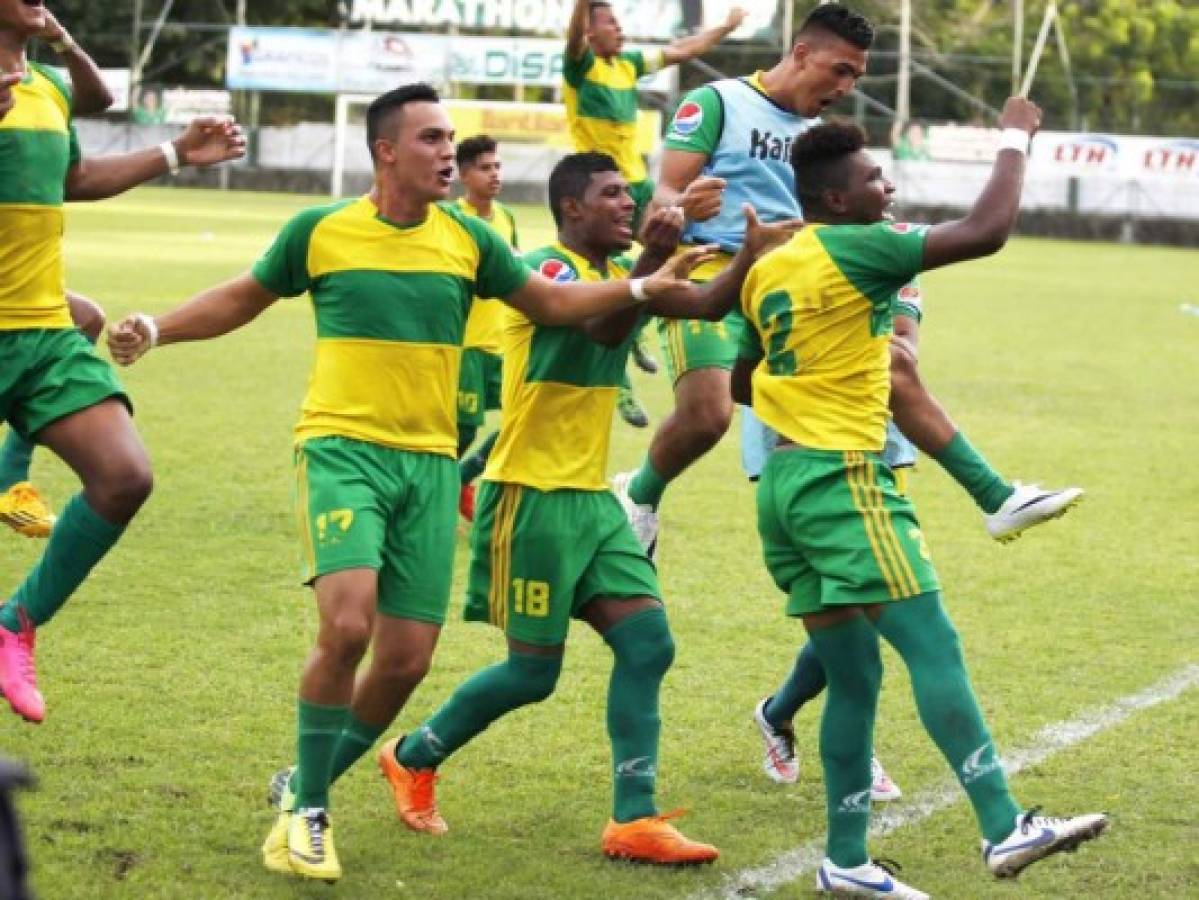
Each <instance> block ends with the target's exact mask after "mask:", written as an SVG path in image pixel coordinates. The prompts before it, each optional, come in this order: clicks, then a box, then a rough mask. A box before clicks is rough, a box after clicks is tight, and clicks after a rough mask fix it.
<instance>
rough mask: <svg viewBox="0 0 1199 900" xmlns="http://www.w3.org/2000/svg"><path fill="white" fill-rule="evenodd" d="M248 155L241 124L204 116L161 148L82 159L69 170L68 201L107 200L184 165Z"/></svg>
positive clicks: (214, 161)
mask: <svg viewBox="0 0 1199 900" xmlns="http://www.w3.org/2000/svg"><path fill="white" fill-rule="evenodd" d="M245 155H246V138H245V135H244V134H243V133H242V130H241V127H240V126H239V125H237V124H236V123H235V122H234V121H233V120H232V119H230V118H229V117H227V116H200V117H199V118H196V119H193V120H192V122H191V124H190V125H188V126H187V129H186V130H185V131H184V132H183V134H181V135H179V137H177V138H175V140H173V141H167V142H165V143H163V144H162V145H160V146H158V147H147V148H145V149H142V150H134V151H133V152H131V153H120V154H116V155H114V156H101V157H97V158H94V159H81V160H80V161H79V162H78V163H76V164H75V165H74V166H72V167H71V168H70V169H69V170H68V171H67V178H66V199H67V200H73V201H78V200H103V199H104V198H105V197H114V196H116V195H117V194H120V193H123V192H125V191H127V190H129V189H130V188H132V187H136V186H137V185H139V184H143V183H144V182H147V181H149V180H150V179H152V178H157V177H158V176H159V175H165V174H166V173H167V172H171V173H172V174H173V173H175V172H177V171H178V170H179V168H180V167H181V166H211V165H215V164H216V163H221V162H226V161H228V160H231V159H240V158H241V157H243V156H245Z"/></svg>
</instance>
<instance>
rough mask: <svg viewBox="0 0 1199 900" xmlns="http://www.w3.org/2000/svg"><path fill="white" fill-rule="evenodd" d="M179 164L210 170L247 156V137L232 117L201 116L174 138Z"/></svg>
mask: <svg viewBox="0 0 1199 900" xmlns="http://www.w3.org/2000/svg"><path fill="white" fill-rule="evenodd" d="M175 149H176V150H178V151H179V162H180V163H181V164H182V165H185V166H211V165H215V164H216V163H221V162H226V161H228V160H230V159H241V158H242V157H243V156H245V155H246V136H245V134H244V133H243V132H242V130H241V126H240V125H238V124H237V123H236V122H234V121H233V118H232V117H231V116H199V117H197V118H195V119H192V121H191V124H189V125H188V126H187V130H186V131H184V132H183V134H181V135H179V137H177V138H175Z"/></svg>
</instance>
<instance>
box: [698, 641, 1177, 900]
mask: <svg viewBox="0 0 1199 900" xmlns="http://www.w3.org/2000/svg"><path fill="white" fill-rule="evenodd" d="M1196 686H1199V664H1193V665H1189V666H1184V667H1183V668H1181V669H1179V670H1178V671H1177V672H1175V673H1174V674H1172V675H1169V676H1167V677H1166V678H1163V679H1162V680H1161V681H1159V682H1157V683H1156V684H1152V685H1150V686H1149V687H1147V688H1145V689H1144V690H1142V691H1138V692H1137V693H1135V694H1129V695H1128V696H1127V697H1121V698H1120V699H1119V700H1115V701H1113V702H1112V703H1109V704H1108V705H1107V706H1102V707H1100V708H1098V709H1093V710H1090V711H1089V712H1085V713H1083V714H1082V715H1080V716H1076V717H1075V718H1073V719H1067V720H1066V721H1064V722H1057V723H1054V724H1052V725H1046V726H1045V727H1044V728H1042V729H1041V730H1040V731H1038V732H1037V733H1036V734H1035V735H1034V736H1033V739H1032V741H1031V742H1030V743H1029V744H1028V746H1026V747H1022V748H1020V749H1017V750H1013V751H1011V752H1008V753H1005V754H1004V768H1005V769H1006V770H1007V773H1008V774H1009V775H1015V774H1016V773H1017V772H1020V771H1021V770H1023V769H1027V768H1028V767H1029V766H1035V765H1039V764H1040V763H1043V762H1044V761H1045V760H1047V759H1049V757H1051V756H1054V755H1055V754H1057V753H1059V752H1061V751H1062V750H1068V749H1069V748H1070V747H1073V746H1074V745H1075V744H1078V743H1081V742H1082V741H1085V740H1087V738H1090V737H1092V736H1094V735H1096V734H1098V733H1099V732H1101V731H1107V730H1108V729H1109V728H1114V727H1115V726H1116V725H1119V724H1120V723H1121V722H1123V721H1124V720H1125V719H1127V718H1128V717H1129V716H1131V715H1132V714H1133V713H1135V712H1139V711H1140V710H1142V709H1148V708H1149V707H1151V706H1157V705H1158V704H1159V703H1166V702H1168V701H1170V700H1174V699H1175V698H1177V697H1178V696H1179V695H1180V694H1182V693H1183V692H1185V691H1187V690H1190V689H1191V688H1193V687H1196ZM963 796H964V795H963V794H962V790H961V788H960V787H959V786H958V783H957V782H956V781H953V782H949V781H947V782H944V783H942V784H940V785H937V786H934V787H932V788H929V789H928V790H925V791H922V792H921V793H919V794H917V795H916V796H915V797H913V798H912V799H911V800H910V801H905V802H904V803H903V805H902V806H899V807H888V808H887V809H886V810H885V811H882V812H879V813H877V814H876V815H875V816H874V820H873V822H872V824H871V826H870V836H871V837H874V838H877V837H882V836H883V835H885V834H890V833H891V832H892V831H897V830H898V829H900V828H906V827H907V826H908V825H915V824H916V823H918V822H922V821H924V820H925V819H927V818H929V817H930V816H932V815H934V814H935V813H938V812H940V811H941V810H943V809H947V808H948V807H950V806H952V805H953V804H955V803H957V802H958V801H959V800H961V799H962V798H963ZM823 857H824V840H823V838H821V839H820V840H816V841H809V842H808V843H806V844H803V845H801V846H799V847H797V848H796V849H794V850H789V851H787V852H786V853H784V854H782V855H781V856H779V857H778V858H777V859H775V860H774V861H773V862H770V863H767V864H766V865H764V866H758V867H756V868H752V869H742V870H741V871H740V872H736V873H734V874H732V875H730V876H728V878H726V879H725V882H724V884H723V885H721V886H720V887H718V888H716V889H714V890H712V891H707V892H703V893H700V894H696V895H695V896H696V898H697V900H700V898H722V900H744V898H747V897H753V896H755V895H756V894H758V893H759V892H763V893H764V892H767V891H773V890H775V889H776V888H779V887H782V886H783V885H785V884H789V883H790V882H792V881H795V880H796V879H797V878H799V877H800V876H801V875H803V874H804V873H806V872H813V871H815V870H816V867H817V866H819V865H820V860H821V859H822V858H823Z"/></svg>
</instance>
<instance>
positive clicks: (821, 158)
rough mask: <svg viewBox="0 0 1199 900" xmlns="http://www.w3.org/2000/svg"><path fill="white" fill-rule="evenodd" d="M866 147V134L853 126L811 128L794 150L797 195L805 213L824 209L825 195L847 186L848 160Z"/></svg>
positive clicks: (798, 141)
mask: <svg viewBox="0 0 1199 900" xmlns="http://www.w3.org/2000/svg"><path fill="white" fill-rule="evenodd" d="M865 146H866V132H864V131H863V130H862V129H861V128H859V127H858V126H857V125H855V124H853V123H852V122H828V123H826V124H824V125H817V126H815V127H814V128H809V129H808V130H807V131H805V132H804V133H803V134H801V135H800V136H799V138H798V139H797V140H796V141H795V143H794V145H792V147H791V170H792V171H793V172H794V173H795V192H796V193H797V194H798V195H799V202H800V205H801V206H802V207H803V209H804V211H805V212H807V211H809V210H810V211H812V212H817V211H820V210H823V209H824V192H825V191H826V190H829V189H830V188H831V189H834V190H836V189H840V188H844V187H845V186H846V175H847V173H846V168H845V160H846V159H847V158H848V157H849V156H851V155H852V154H854V153H857V152H858V151H859V150H861V149H862V148H863V147H865Z"/></svg>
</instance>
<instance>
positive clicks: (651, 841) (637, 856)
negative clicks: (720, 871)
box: [601, 810, 720, 866]
mask: <svg viewBox="0 0 1199 900" xmlns="http://www.w3.org/2000/svg"><path fill="white" fill-rule="evenodd" d="M681 815H682V811H681V810H676V811H675V812H671V813H666V814H665V815H661V816H646V817H645V818H643V819H634V820H633V821H632V822H614V821H609V822H608V827H607V828H605V829H604V836H603V838H602V840H601V846H602V847H603V851H604V855H605V856H607V857H608V858H609V859H624V860H628V861H629V862H638V863H652V864H653V865H658V866H697V865H702V864H703V863H710V862H712V861H713V860H715V859H716V857H718V856H720V851H719V850H717V849H716V848H715V847H713V846H712V845H711V844H701V843H699V842H698V841H693V840H690V839H689V838H687V837H685V836H684V835H683V834H682V833H681V832H680V831H679V830H678V829H677V828H675V827H674V826H673V825H671V824H670V823H669V822H668V821H667V819H675V818H678V817H679V816H681Z"/></svg>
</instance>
